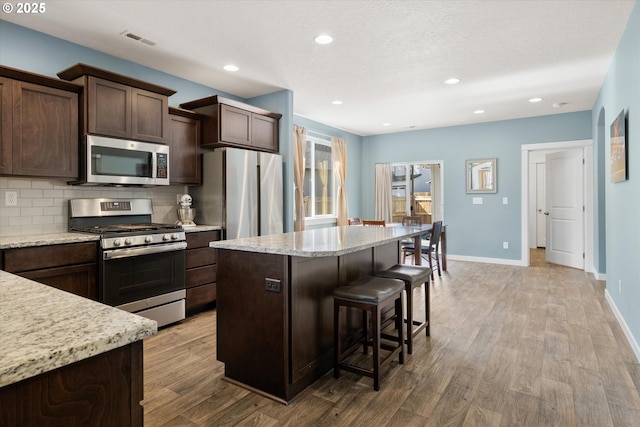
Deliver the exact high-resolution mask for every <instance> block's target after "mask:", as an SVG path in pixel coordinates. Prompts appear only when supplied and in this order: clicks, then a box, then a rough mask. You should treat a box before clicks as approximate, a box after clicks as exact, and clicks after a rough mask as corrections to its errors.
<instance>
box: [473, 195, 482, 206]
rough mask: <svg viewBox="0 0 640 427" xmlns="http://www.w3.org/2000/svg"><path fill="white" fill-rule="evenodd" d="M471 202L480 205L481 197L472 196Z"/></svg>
mask: <svg viewBox="0 0 640 427" xmlns="http://www.w3.org/2000/svg"><path fill="white" fill-rule="evenodd" d="M473 204H474V205H481V204H482V197H474V198H473Z"/></svg>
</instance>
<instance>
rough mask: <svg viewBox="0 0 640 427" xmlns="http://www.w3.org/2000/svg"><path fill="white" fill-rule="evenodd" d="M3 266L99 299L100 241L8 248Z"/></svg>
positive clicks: (27, 276) (13, 271) (14, 272)
mask: <svg viewBox="0 0 640 427" xmlns="http://www.w3.org/2000/svg"><path fill="white" fill-rule="evenodd" d="M4 270H5V271H7V272H9V273H13V274H17V275H18V276H22V277H26V278H27V279H31V280H34V281H36V282H40V283H43V284H45V285H49V286H52V287H54V288H57V289H61V290H63V291H67V292H71V293H73V294H76V295H80V296H81V297H85V298H89V299H92V300H94V301H97V300H98V244H97V242H82V243H68V244H62V245H47V246H33V247H28V248H15V249H6V250H5V251H4Z"/></svg>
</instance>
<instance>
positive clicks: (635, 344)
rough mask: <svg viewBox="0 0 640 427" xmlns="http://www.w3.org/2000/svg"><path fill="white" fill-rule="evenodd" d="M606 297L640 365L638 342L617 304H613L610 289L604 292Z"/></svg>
mask: <svg viewBox="0 0 640 427" xmlns="http://www.w3.org/2000/svg"><path fill="white" fill-rule="evenodd" d="M604 297H605V299H606V300H607V302H608V303H609V307H611V310H612V311H613V314H614V315H615V316H616V319H618V323H619V324H620V327H621V328H622V332H624V336H625V337H627V341H628V342H629V345H630V346H631V350H633V352H634V354H635V355H636V359H638V362H639V363H640V346H638V342H637V341H636V339H635V338H634V337H633V334H632V333H631V330H629V326H627V322H625V321H624V317H622V314H621V313H620V310H618V307H617V306H616V304H615V302H613V298H611V295H610V294H609V290H608V289H605V290H604Z"/></svg>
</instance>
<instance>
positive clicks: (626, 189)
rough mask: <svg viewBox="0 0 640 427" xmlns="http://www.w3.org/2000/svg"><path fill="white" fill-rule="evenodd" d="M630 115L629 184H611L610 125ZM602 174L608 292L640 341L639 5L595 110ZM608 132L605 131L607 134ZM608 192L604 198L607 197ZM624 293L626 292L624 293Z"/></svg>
mask: <svg viewBox="0 0 640 427" xmlns="http://www.w3.org/2000/svg"><path fill="white" fill-rule="evenodd" d="M623 110H624V111H625V113H626V115H627V123H628V134H627V138H628V140H627V144H628V153H627V155H628V163H629V169H628V173H629V179H628V180H627V181H624V182H621V183H616V184H613V183H611V180H610V178H609V177H610V173H611V168H610V163H609V159H610V155H611V150H610V144H611V139H610V126H611V123H612V122H613V121H614V120H615V118H616V116H617V115H618V114H619V113H620V112H621V111H623ZM592 114H593V123H594V134H596V135H601V137H599V138H598V140H597V141H596V142H595V144H596V147H595V149H594V153H599V157H598V159H597V160H598V166H599V167H598V171H599V172H598V173H600V174H601V176H602V175H604V176H602V180H601V182H602V185H600V186H599V188H598V190H599V191H600V193H599V194H597V198H598V200H602V199H604V200H605V211H604V215H603V216H604V217H605V218H604V220H605V224H606V234H604V236H606V244H605V248H606V271H607V292H608V294H609V296H610V297H611V299H612V300H613V302H614V304H615V306H616V307H617V310H618V311H619V312H620V314H621V315H622V317H623V318H624V322H625V323H626V325H627V327H628V330H629V331H630V332H631V334H632V335H633V336H634V337H635V341H636V344H635V345H636V351H638V348H637V346H638V342H639V341H640V309H639V307H640V262H638V261H639V260H640V231H639V230H640V225H638V220H639V219H640V148H639V147H640V131H639V130H638V129H640V4H638V3H637V2H636V5H635V7H634V10H633V12H632V14H631V17H630V19H629V22H628V23H627V27H626V29H625V33H624V35H623V37H622V40H621V41H620V44H619V46H618V50H617V52H616V55H615V57H614V59H613V62H612V63H611V66H610V67H609V73H608V74H607V77H606V79H605V81H604V84H603V85H602V88H601V90H600V94H599V96H598V99H597V101H596V103H595V105H594V107H593V113H592ZM602 114H603V116H601V115H602ZM601 128H602V129H601ZM602 193H604V194H602ZM620 288H621V289H622V291H620Z"/></svg>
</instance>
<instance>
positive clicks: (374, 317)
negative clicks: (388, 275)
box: [371, 305, 402, 391]
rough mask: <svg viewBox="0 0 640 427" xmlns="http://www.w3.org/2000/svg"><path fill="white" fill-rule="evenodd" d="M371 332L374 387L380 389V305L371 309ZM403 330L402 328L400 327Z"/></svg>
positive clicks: (376, 389)
mask: <svg viewBox="0 0 640 427" xmlns="http://www.w3.org/2000/svg"><path fill="white" fill-rule="evenodd" d="M371 323H372V326H371V329H372V331H371V334H372V335H373V389H374V390H375V391H378V390H380V306H379V305H375V306H374V307H372V309H371ZM400 329H401V330H402V328H400Z"/></svg>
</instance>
